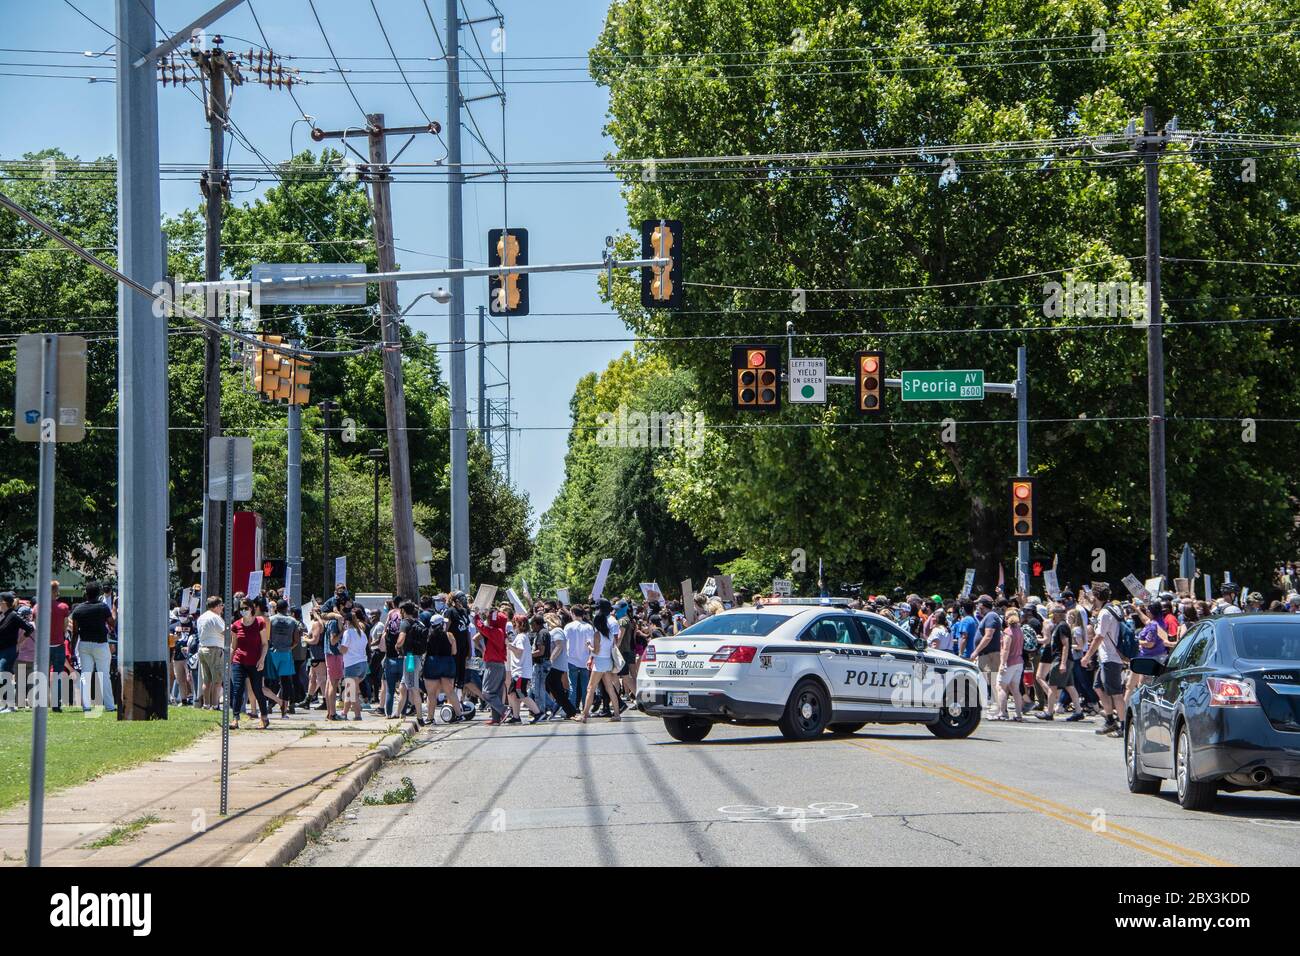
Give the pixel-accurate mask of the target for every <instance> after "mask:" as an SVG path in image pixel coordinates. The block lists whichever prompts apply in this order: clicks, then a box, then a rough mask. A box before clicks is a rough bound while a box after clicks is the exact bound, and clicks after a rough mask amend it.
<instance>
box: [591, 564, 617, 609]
mask: <svg viewBox="0 0 1300 956" xmlns="http://www.w3.org/2000/svg"><path fill="white" fill-rule="evenodd" d="M613 563H614V559H613V558H603V559H601V562H600V570H599V571H597V572H596V584H595V586H594V587H593V588H592V589H591V602H592V603H593V604H595V603H596V602H597V601H599V600H600V596H601V595H602V594H604V593H605V579H606V578H607V577H609V569H610V566H611V565H613Z"/></svg>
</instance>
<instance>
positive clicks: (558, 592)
mask: <svg viewBox="0 0 1300 956" xmlns="http://www.w3.org/2000/svg"><path fill="white" fill-rule="evenodd" d="M555 596H556V597H558V598H559V599H560V603H561V604H563V605H564V606H565V607H568V606H569V589H568V588H556V589H555Z"/></svg>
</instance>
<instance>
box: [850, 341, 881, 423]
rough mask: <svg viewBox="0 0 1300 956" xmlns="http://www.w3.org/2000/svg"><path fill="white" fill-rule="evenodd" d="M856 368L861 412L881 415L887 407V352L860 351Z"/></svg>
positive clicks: (859, 409)
mask: <svg viewBox="0 0 1300 956" xmlns="http://www.w3.org/2000/svg"><path fill="white" fill-rule="evenodd" d="M854 368H855V369H857V372H856V374H855V375H854V384H855V385H856V394H857V409H858V412H859V414H864V415H879V414H880V413H881V412H882V411H883V410H884V407H885V353H884V352H858V353H857V355H856V359H855V362H854Z"/></svg>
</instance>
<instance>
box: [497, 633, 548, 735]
mask: <svg viewBox="0 0 1300 956" xmlns="http://www.w3.org/2000/svg"><path fill="white" fill-rule="evenodd" d="M506 647H507V649H508V650H509V652H510V689H509V690H508V691H507V692H506V703H507V704H508V705H509V707H510V720H509V721H508V722H509V723H512V724H517V723H519V712H520V708H521V707H527V708H528V712H529V713H531V714H532V715H533V723H537V722H538V721H539V720H541V719H542V717H541V708H540V707H538V706H537V702H536V701H534V700H533V699H532V698H531V697H529V696H528V685H529V683H530V682H531V681H532V679H533V639H532V633H531V632H530V631H529V630H528V628H527V627H520V628H516V629H515V633H514V634H513V636H510V637H509V638H508V642H507V644H506Z"/></svg>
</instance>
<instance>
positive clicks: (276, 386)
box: [253, 335, 284, 399]
mask: <svg viewBox="0 0 1300 956" xmlns="http://www.w3.org/2000/svg"><path fill="white" fill-rule="evenodd" d="M258 339H260V340H261V341H263V342H270V343H271V344H273V345H283V344H284V336H282V335H259V336H258ZM280 359H281V354H280V353H279V352H273V351H271V350H270V349H258V350H257V351H256V352H255V353H254V354H253V391H255V392H257V394H259V395H261V396H263V397H265V398H270V399H275V398H278V397H279V393H280Z"/></svg>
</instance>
